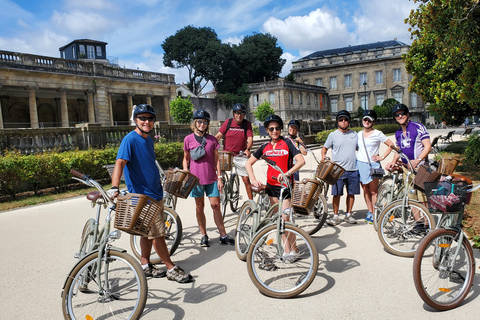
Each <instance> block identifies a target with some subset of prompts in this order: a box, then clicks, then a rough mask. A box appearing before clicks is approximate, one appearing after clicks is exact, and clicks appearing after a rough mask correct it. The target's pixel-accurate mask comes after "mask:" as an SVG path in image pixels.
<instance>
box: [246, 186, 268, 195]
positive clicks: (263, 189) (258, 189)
mask: <svg viewBox="0 0 480 320" xmlns="http://www.w3.org/2000/svg"><path fill="white" fill-rule="evenodd" d="M250 189H252V191H253V192H256V193H262V194H263V193H264V192H266V191H267V190H268V189H269V188H268V186H267V185H265V184H262V185H261V186H260V187H254V186H251V188H250Z"/></svg>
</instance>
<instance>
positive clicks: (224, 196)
mask: <svg viewBox="0 0 480 320" xmlns="http://www.w3.org/2000/svg"><path fill="white" fill-rule="evenodd" d="M222 182H223V188H222V191H220V211H221V212H222V219H223V220H225V214H226V212H227V203H228V201H229V199H228V193H229V190H228V188H229V185H228V184H229V179H228V176H227V174H226V173H225V171H222Z"/></svg>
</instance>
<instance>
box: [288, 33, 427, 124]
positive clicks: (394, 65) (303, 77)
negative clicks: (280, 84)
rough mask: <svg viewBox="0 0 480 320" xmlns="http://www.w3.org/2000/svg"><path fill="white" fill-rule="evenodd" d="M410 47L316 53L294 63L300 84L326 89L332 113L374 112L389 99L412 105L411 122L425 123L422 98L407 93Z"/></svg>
mask: <svg viewBox="0 0 480 320" xmlns="http://www.w3.org/2000/svg"><path fill="white" fill-rule="evenodd" d="M408 50H409V45H407V44H405V43H402V42H400V41H397V40H391V41H382V42H376V43H368V44H363V45H356V46H348V47H344V48H337V49H329V50H323V51H317V52H314V53H312V54H310V55H308V56H306V57H303V58H301V59H300V60H298V61H296V62H293V65H292V70H291V72H292V74H293V75H294V76H295V79H296V81H297V82H301V83H303V84H311V85H317V86H324V87H326V88H327V91H328V95H329V98H330V99H329V100H330V108H331V113H332V114H333V115H334V114H336V112H337V111H339V110H348V111H355V110H357V109H358V108H359V107H360V106H361V107H362V108H363V109H372V108H373V107H374V106H375V105H381V104H382V102H383V101H384V100H386V99H389V98H394V99H396V100H397V101H399V102H402V103H404V104H406V105H408V106H409V108H410V110H411V114H412V119H413V120H415V121H420V122H425V120H426V118H427V117H428V114H427V113H426V112H425V104H424V103H423V101H422V99H421V98H420V96H418V95H417V94H416V93H413V92H409V91H408V84H409V82H410V80H411V75H409V74H407V72H406V69H405V62H404V61H403V59H402V54H405V53H407V52H408Z"/></svg>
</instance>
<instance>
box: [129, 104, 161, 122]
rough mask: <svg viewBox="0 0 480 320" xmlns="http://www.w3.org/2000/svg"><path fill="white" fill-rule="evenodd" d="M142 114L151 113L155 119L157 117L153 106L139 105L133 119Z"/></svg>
mask: <svg viewBox="0 0 480 320" xmlns="http://www.w3.org/2000/svg"><path fill="white" fill-rule="evenodd" d="M142 113H149V114H151V115H152V116H154V117H155V116H156V115H155V109H154V108H153V107H152V106H151V105H148V104H146V103H142V104H139V105H138V106H136V107H135V111H133V117H134V118H135V117H137V116H138V115H139V114H142Z"/></svg>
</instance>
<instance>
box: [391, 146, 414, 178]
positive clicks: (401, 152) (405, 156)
mask: <svg viewBox="0 0 480 320" xmlns="http://www.w3.org/2000/svg"><path fill="white" fill-rule="evenodd" d="M389 148H390V149H392V150H393V151H394V152H396V153H397V154H398V155H399V156H400V158H403V159H405V160H407V162H408V169H410V171H411V172H412V173H414V174H416V173H417V171H416V170H415V169H414V168H413V166H412V163H411V162H410V159H409V158H408V157H407V155H406V154H405V153H404V152H403V151H402V150H401V149H400V148H397V147H395V146H393V145H391V146H390V147H389ZM402 164H404V163H403V162H402ZM405 167H406V165H405Z"/></svg>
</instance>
